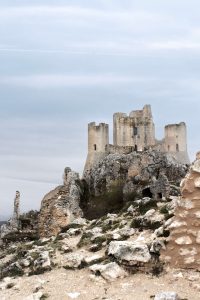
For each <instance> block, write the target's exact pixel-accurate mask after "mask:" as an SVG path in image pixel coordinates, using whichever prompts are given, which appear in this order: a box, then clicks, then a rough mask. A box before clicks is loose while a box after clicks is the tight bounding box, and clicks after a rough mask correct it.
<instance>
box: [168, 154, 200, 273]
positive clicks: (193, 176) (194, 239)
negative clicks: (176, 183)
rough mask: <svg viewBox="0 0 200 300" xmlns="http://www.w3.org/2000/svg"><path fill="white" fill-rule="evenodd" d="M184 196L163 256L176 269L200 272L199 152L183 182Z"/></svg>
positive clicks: (182, 192) (176, 213)
mask: <svg viewBox="0 0 200 300" xmlns="http://www.w3.org/2000/svg"><path fill="white" fill-rule="evenodd" d="M181 194H182V197H181V199H180V200H179V202H178V205H177V208H176V210H175V216H174V218H173V222H171V224H170V225H169V227H168V228H169V230H170V232H171V234H170V237H169V241H168V244H167V248H166V251H164V252H163V256H164V257H165V259H166V261H168V262H169V263H170V265H172V266H173V267H175V268H190V269H191V268H193V269H197V270H200V152H199V153H197V158H196V160H195V162H194V163H193V164H192V166H191V167H190V170H189V172H188V174H187V175H186V177H185V179H183V181H182V183H181Z"/></svg>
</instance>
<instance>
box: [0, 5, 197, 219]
mask: <svg viewBox="0 0 200 300" xmlns="http://www.w3.org/2000/svg"><path fill="white" fill-rule="evenodd" d="M199 11H200V3H199V0H196V1H194V0H190V1H188V0H185V1H184V0H162V1H160V0H151V1H149V0H140V1H138V0H137V1H131V0H120V1H119V0H95V1H94V0H84V1H83V0H82V1H81V0H71V1H70V0H64V1H59V0H56V1H51V0H49V1H45V0H40V1H37V0H29V1H27V0H26V1H25V0H24V1H22V0H21V1H18V0H4V1H2V0H0V140H1V147H0V215H9V214H10V213H11V212H12V205H13V199H14V195H15V191H16V190H20V192H21V206H22V211H24V210H28V209H31V208H33V209H38V208H39V206H40V202H41V199H42V197H43V196H44V194H46V193H47V192H48V191H49V190H50V189H52V188H53V187H55V186H56V185H58V184H61V183H62V173H63V170H64V168H65V167H66V166H70V167H71V168H72V169H74V170H76V171H79V172H82V170H83V166H84V161H85V158H86V154H87V123H88V122H91V121H97V122H109V124H112V115H113V113H114V112H118V111H121V112H126V113H129V112H130V111H131V110H134V109H140V108H142V107H143V106H144V105H145V104H151V105H152V111H153V116H154V122H155V125H156V135H157V137H158V138H162V137H163V127H164V125H165V124H168V123H178V122H181V121H185V122H186V123H187V129H188V150H189V154H190V157H191V160H192V159H193V158H194V156H195V153H196V152H197V151H198V150H200V145H199V128H200V118H199V114H200V100H199V98H200V97H199V94H200V18H199ZM110 142H112V136H111V137H110Z"/></svg>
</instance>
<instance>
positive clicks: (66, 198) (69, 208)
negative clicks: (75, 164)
mask: <svg viewBox="0 0 200 300" xmlns="http://www.w3.org/2000/svg"><path fill="white" fill-rule="evenodd" d="M81 194H82V188H81V181H80V179H79V175H78V173H75V172H73V171H72V170H71V169H70V168H65V171H64V176H63V185H61V186H58V187H56V188H55V189H54V190H53V191H51V192H49V193H48V194H47V195H46V196H45V197H44V198H43V200H42V203H41V209H40V217H39V235H40V236H41V237H48V236H55V235H57V234H58V233H59V232H60V231H61V230H62V228H64V227H66V226H67V225H68V224H69V223H70V222H72V221H73V220H74V219H75V218H78V217H80V216H82V215H83V213H82V210H81V208H80V206H79V205H80V200H81Z"/></svg>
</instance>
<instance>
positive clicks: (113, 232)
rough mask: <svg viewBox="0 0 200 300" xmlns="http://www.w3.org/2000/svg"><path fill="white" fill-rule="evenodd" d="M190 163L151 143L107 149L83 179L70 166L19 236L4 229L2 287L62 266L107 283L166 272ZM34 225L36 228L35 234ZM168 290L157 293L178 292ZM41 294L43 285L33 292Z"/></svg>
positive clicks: (0, 264)
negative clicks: (123, 150) (122, 151)
mask: <svg viewBox="0 0 200 300" xmlns="http://www.w3.org/2000/svg"><path fill="white" fill-rule="evenodd" d="M187 169H188V166H185V165H181V164H178V163H177V162H176V161H175V160H174V159H173V157H171V156H169V155H165V154H163V153H160V152H157V151H150V150H147V151H145V152H143V153H136V152H133V153H131V154H128V155H116V154H112V155H108V156H107V157H106V158H104V159H103V160H102V161H100V162H99V163H98V164H97V165H96V166H94V167H93V169H91V170H90V171H89V172H87V173H85V174H84V178H83V179H82V180H81V179H79V176H78V174H77V173H75V172H73V171H72V170H71V169H69V168H66V169H65V172H64V177H63V185H61V186H58V187H57V188H55V189H54V190H53V191H51V192H50V193H48V194H47V195H46V196H45V197H44V199H43V200H42V203H41V210H40V213H39V214H37V217H34V216H33V219H34V222H33V220H32V221H30V218H29V222H28V218H27V216H24V219H23V218H22V217H21V216H19V220H18V219H17V222H18V224H21V225H20V226H22V224H24V226H25V225H27V226H25V228H17V230H16V231H15V232H14V235H12V234H11V232H9V234H11V238H9V234H7V235H6V236H4V238H3V240H2V241H3V243H1V245H0V278H1V281H2V285H0V289H2V290H4V291H6V289H9V288H11V289H12V288H14V286H15V284H16V283H15V279H17V278H25V277H24V276H38V275H41V274H48V272H50V271H54V272H55V271H56V270H60V269H63V270H69V272H71V270H74V272H75V271H76V270H77V272H79V271H80V272H81V271H83V272H85V273H84V274H85V276H88V279H86V281H87V280H90V279H91V278H92V280H93V281H94V282H98V281H99V280H102V281H103V282H104V283H105V284H106V283H108V282H113V281H116V280H124V279H125V278H126V279H127V280H128V281H129V278H130V276H133V274H136V273H137V274H149V276H153V278H154V276H158V275H160V274H163V270H164V271H165V272H166V270H167V266H166V265H165V260H162V259H160V253H161V251H163V250H164V249H165V248H166V245H167V241H168V238H169V235H170V228H171V227H170V226H171V224H173V222H174V211H175V208H176V207H177V203H179V201H180V196H179V195H180V188H179V184H180V181H181V179H182V178H183V177H184V176H185V174H186V172H187ZM35 216H36V215H35ZM29 217H30V216H29ZM19 221H20V222H19ZM31 224H32V227H33V228H32V229H31V228H30V225H31ZM33 232H34V233H37V235H35V236H34V238H30V237H31V233H33ZM24 233H26V234H25V235H24V239H23V234H24ZM27 233H29V235H27ZM16 234H17V235H16ZM18 237H20V238H18ZM22 240H23V242H22ZM86 274H87V275H86ZM195 276H197V275H196V274H195ZM14 278H15V279H14ZM195 278H196V277H195ZM198 278H199V277H198ZM194 288H199V286H198V284H197V285H196V286H195V287H194ZM38 293H39V294H38ZM168 296H169V297H168ZM168 296H166V297H168V298H166V297H165V298H162V295H161V298H158V297H157V298H156V297H155V299H158V300H159V299H174V300H175V299H178V296H177V295H175V294H173V295H172V294H169V295H168ZM42 297H43V299H44V295H43V293H42V291H41V288H36V289H35V290H34V295H33V296H32V298H30V299H42ZM77 297H78V296H77ZM102 297H103V296H102ZM170 297H171V298H170ZM52 299H53V298H52ZM88 299H89V298H88ZM91 299H95V298H94V297H93V298H91ZM96 299H107V298H105V297H103V298H96ZM108 299H109V298H108ZM110 299H115V298H110ZM117 299H121V298H120V297H119V298H117ZM124 299H131V298H128V297H127V298H124ZM138 299H139V298H138ZM141 299H142V298H141ZM148 299H149V298H148ZM193 299H195V298H193Z"/></svg>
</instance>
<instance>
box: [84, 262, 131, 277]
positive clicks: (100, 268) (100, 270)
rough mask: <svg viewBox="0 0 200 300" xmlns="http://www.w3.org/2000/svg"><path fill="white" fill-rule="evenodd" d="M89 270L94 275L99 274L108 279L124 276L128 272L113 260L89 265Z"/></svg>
mask: <svg viewBox="0 0 200 300" xmlns="http://www.w3.org/2000/svg"><path fill="white" fill-rule="evenodd" d="M90 270H91V271H92V272H93V273H95V274H96V275H99V274H100V275H101V276H102V277H103V278H104V279H106V280H108V281H114V280H116V279H117V278H124V277H126V276H127V275H128V274H127V273H126V272H125V271H124V270H123V269H122V268H121V267H120V266H119V265H118V264H117V263H115V262H111V263H108V264H105V265H101V264H96V265H93V266H91V267H90Z"/></svg>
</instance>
